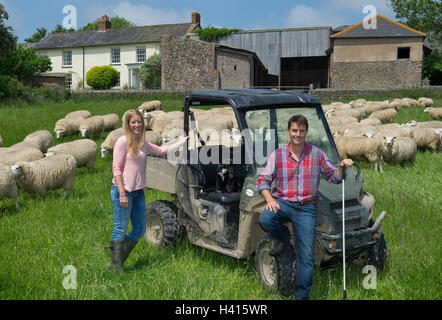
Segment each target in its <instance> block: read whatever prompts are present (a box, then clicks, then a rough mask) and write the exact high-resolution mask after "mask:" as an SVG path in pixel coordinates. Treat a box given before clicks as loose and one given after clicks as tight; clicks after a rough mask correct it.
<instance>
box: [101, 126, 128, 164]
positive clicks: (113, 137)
mask: <svg viewBox="0 0 442 320" xmlns="http://www.w3.org/2000/svg"><path fill="white" fill-rule="evenodd" d="M123 134H124V128H118V129H115V130H112V131H111V132H109V134H108V135H107V137H106V139H104V141H103V143H102V144H101V157H102V158H103V159H104V158H106V157H107V155H108V154H112V151H113V150H114V145H115V142H117V140H118V138H119V137H121V136H122V135H123Z"/></svg>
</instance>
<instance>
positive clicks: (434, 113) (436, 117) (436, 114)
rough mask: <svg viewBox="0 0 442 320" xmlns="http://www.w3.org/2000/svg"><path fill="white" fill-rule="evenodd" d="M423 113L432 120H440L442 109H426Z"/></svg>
mask: <svg viewBox="0 0 442 320" xmlns="http://www.w3.org/2000/svg"><path fill="white" fill-rule="evenodd" d="M424 112H429V113H430V117H431V118H432V119H434V120H439V119H442V108H432V107H426V108H425V110H424Z"/></svg>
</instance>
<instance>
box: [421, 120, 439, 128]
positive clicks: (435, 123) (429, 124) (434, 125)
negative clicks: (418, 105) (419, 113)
mask: <svg viewBox="0 0 442 320" xmlns="http://www.w3.org/2000/svg"><path fill="white" fill-rule="evenodd" d="M416 127H418V128H434V129H440V128H442V121H438V120H433V121H423V122H416Z"/></svg>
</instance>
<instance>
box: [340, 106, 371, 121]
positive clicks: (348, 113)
mask: <svg viewBox="0 0 442 320" xmlns="http://www.w3.org/2000/svg"><path fill="white" fill-rule="evenodd" d="M332 117H352V118H356V119H358V121H360V120H361V119H362V118H364V117H365V110H364V109H363V108H358V109H344V110H336V111H335V112H333V113H332Z"/></svg>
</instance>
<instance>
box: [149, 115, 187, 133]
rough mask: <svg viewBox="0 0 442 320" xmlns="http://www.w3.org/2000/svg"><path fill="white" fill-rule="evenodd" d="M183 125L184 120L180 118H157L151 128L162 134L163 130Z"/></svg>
mask: <svg viewBox="0 0 442 320" xmlns="http://www.w3.org/2000/svg"><path fill="white" fill-rule="evenodd" d="M183 125H184V121H183V120H181V119H175V120H170V119H159V120H157V121H155V123H154V125H153V127H152V130H153V131H156V132H158V133H159V134H162V133H163V131H164V130H165V129H166V128H167V127H168V128H170V129H171V128H180V127H182V126H183Z"/></svg>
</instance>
